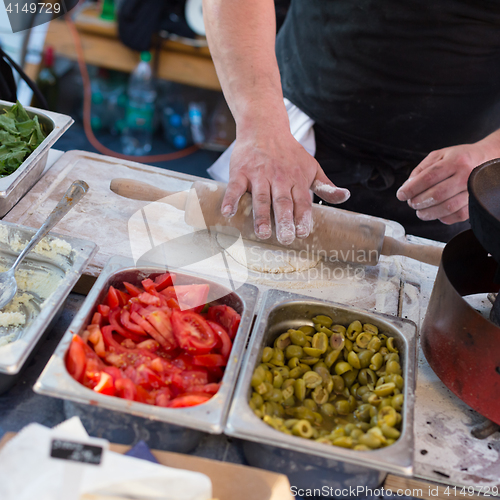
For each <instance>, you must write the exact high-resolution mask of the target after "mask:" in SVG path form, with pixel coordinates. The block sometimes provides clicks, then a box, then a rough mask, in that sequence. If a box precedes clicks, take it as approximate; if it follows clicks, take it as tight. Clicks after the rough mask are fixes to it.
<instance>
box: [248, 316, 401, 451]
mask: <svg viewBox="0 0 500 500" xmlns="http://www.w3.org/2000/svg"><path fill="white" fill-rule="evenodd" d="M313 323H314V326H311V325H302V326H300V327H299V328H297V329H294V328H291V329H289V330H288V331H287V332H285V333H282V334H281V335H279V336H278V337H277V338H276V340H275V342H274V344H273V345H274V347H272V346H266V347H264V349H263V352H262V359H261V364H259V365H257V367H256V368H255V370H254V373H253V375H252V380H251V386H252V388H253V391H252V394H251V397H250V400H249V406H250V408H251V409H252V411H253V412H254V414H255V415H256V416H257V417H259V418H261V419H263V420H264V422H266V423H267V424H268V425H270V426H271V427H273V428H274V429H276V430H279V431H281V432H284V433H286V434H295V435H297V436H301V437H305V438H308V439H313V440H315V441H317V442H321V443H328V444H333V445H336V446H344V447H347V448H354V449H358V450H370V449H376V448H380V447H383V446H389V445H390V444H392V443H394V442H395V441H396V440H397V439H398V438H399V436H400V431H399V430H398V429H399V428H400V427H399V426H400V424H401V420H402V417H401V411H402V409H403V406H404V396H403V394H401V392H402V391H403V387H404V379H403V377H402V376H401V373H402V369H401V363H400V359H399V355H398V352H397V348H396V347H395V340H394V339H393V338H392V337H388V336H387V335H386V334H383V333H379V331H378V328H377V327H376V326H375V325H373V324H371V323H365V324H361V322H360V321H353V322H351V323H350V324H349V325H348V326H347V328H346V327H345V326H344V325H339V324H333V320H332V319H331V318H330V317H329V316H326V315H325V316H323V315H318V316H316V317H315V318H314V319H313ZM285 363H286V364H285ZM335 425H336V427H334V429H333V431H332V430H331V429H332V426H335Z"/></svg>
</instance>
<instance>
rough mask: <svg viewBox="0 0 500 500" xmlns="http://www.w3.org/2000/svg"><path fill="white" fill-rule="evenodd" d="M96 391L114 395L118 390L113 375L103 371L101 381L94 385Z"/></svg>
mask: <svg viewBox="0 0 500 500" xmlns="http://www.w3.org/2000/svg"><path fill="white" fill-rule="evenodd" d="M94 391H95V392H99V393H101V394H107V395H109V396H113V395H114V394H115V392H116V390H115V384H114V382H113V377H111V375H108V374H107V373H106V372H101V378H100V380H99V383H98V384H97V385H96V386H95V387H94Z"/></svg>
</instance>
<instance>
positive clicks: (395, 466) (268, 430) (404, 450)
mask: <svg viewBox="0 0 500 500" xmlns="http://www.w3.org/2000/svg"><path fill="white" fill-rule="evenodd" d="M290 303H306V304H307V305H311V306H313V307H317V308H318V310H317V312H315V314H318V313H319V312H321V313H322V314H329V312H330V314H331V313H332V312H334V311H338V312H339V313H340V316H344V317H346V318H349V317H353V316H355V318H358V319H362V318H365V319H366V321H370V322H375V324H376V325H379V326H382V327H383V328H384V329H386V330H388V331H389V332H390V333H391V334H392V335H394V336H395V337H396V338H397V343H398V345H399V347H400V349H401V347H404V350H405V355H404V357H403V359H404V361H403V371H404V377H405V389H404V395H405V405H404V413H403V427H402V432H401V436H400V438H399V439H398V440H397V441H396V442H395V443H394V444H393V445H391V446H389V447H387V448H383V449H379V450H372V451H357V450H350V449H345V448H341V447H337V446H329V445H326V444H322V443H316V442H315V441H312V440H307V439H303V438H300V437H296V436H289V435H286V434H284V433H282V432H279V431H277V430H275V429H273V428H272V427H270V426H268V425H267V424H265V423H264V422H263V421H262V420H261V419H260V418H258V417H257V416H255V415H254V413H253V411H252V410H251V408H250V407H249V405H248V400H249V396H250V390H251V388H250V381H251V378H252V373H253V370H254V367H255V365H256V364H257V361H258V360H259V359H260V356H261V353H262V350H263V348H264V347H265V345H264V343H263V340H264V336H265V334H266V328H267V324H268V316H269V314H270V313H271V312H272V311H273V310H275V309H276V308H278V307H279V306H280V305H285V306H286V305H288V304H290ZM353 319H354V318H353ZM301 321H302V324H304V321H303V320H301ZM362 321H363V320H362ZM339 322H341V321H339ZM243 363H244V368H243V369H242V372H241V375H240V377H239V381H238V385H237V387H236V391H235V394H234V397H233V401H232V404H231V409H230V412H229V418H228V421H227V424H226V428H225V431H224V432H225V434H227V435H229V436H233V437H237V438H240V439H246V440H249V441H254V442H257V443H262V444H266V445H273V446H277V447H280V448H285V449H288V450H292V451H297V452H302V453H307V454H311V455H315V456H318V457H323V458H326V459H333V460H338V461H341V462H347V463H351V464H355V465H358V466H359V465H365V466H366V467H369V468H373V469H377V470H381V471H385V472H392V473H396V474H403V475H411V474H412V471H413V449H414V432H413V426H414V405H415V384H416V325H415V324H414V323H413V322H411V321H409V320H404V319H401V318H397V317H393V316H389V315H386V314H380V313H375V312H371V311H367V310H363V309H357V308H351V307H349V306H346V305H344V304H338V303H334V302H326V301H321V300H317V299H312V298H311V297H307V296H302V295H297V294H293V293H289V292H283V291H280V290H268V291H267V292H266V293H265V295H264V297H263V300H262V305H261V308H260V309H259V312H258V316H257V319H256V322H255V326H254V329H253V331H252V335H251V338H250V343H249V346H248V349H247V353H246V356H245V359H244V362H243Z"/></svg>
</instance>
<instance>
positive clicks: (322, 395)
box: [312, 386, 329, 405]
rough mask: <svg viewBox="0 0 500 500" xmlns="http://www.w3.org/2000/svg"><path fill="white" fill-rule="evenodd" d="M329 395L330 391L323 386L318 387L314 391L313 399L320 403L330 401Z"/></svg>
mask: <svg viewBox="0 0 500 500" xmlns="http://www.w3.org/2000/svg"><path fill="white" fill-rule="evenodd" d="M328 396H329V393H328V391H327V390H326V389H325V388H324V387H322V386H318V387H316V388H315V389H314V390H313V392H312V398H313V401H314V402H315V403H316V404H318V405H322V404H324V403H326V402H327V401H328Z"/></svg>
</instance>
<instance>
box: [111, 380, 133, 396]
mask: <svg viewBox="0 0 500 500" xmlns="http://www.w3.org/2000/svg"><path fill="white" fill-rule="evenodd" d="M115 387H116V391H117V392H118V395H119V396H120V397H121V398H123V399H128V400H129V401H134V400H135V399H136V398H137V387H136V386H135V384H134V383H133V382H132V380H130V379H128V378H119V379H118V380H116V381H115Z"/></svg>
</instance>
